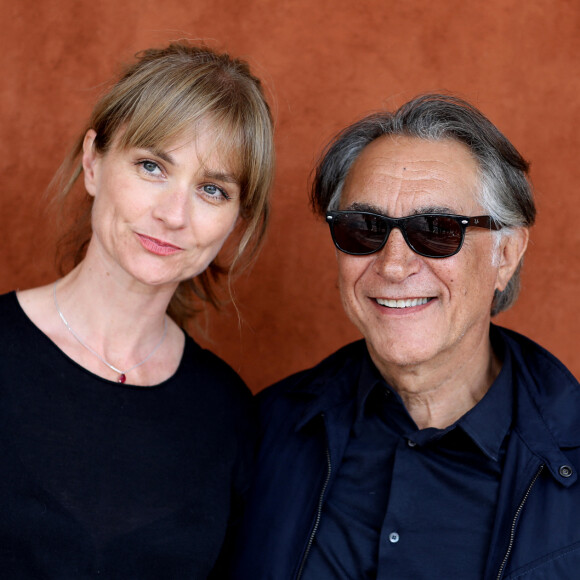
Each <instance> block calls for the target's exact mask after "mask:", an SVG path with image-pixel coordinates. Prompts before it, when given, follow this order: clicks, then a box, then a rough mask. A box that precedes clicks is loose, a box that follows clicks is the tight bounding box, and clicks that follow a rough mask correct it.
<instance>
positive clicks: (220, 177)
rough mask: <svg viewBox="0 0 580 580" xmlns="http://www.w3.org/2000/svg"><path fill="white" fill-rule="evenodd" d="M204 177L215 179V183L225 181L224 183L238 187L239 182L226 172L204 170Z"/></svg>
mask: <svg viewBox="0 0 580 580" xmlns="http://www.w3.org/2000/svg"><path fill="white" fill-rule="evenodd" d="M204 175H205V176H206V177H207V178H208V179H215V180H217V181H225V182H226V183H233V184H234V185H239V184H240V180H239V179H238V178H237V177H236V176H235V175H233V174H232V173H227V172H226V171H219V170H213V169H205V171H204Z"/></svg>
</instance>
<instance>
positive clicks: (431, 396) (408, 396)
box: [370, 335, 501, 429]
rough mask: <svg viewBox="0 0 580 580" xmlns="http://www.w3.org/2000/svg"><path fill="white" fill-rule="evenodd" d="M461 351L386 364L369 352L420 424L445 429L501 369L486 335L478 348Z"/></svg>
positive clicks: (487, 386) (463, 412) (485, 388)
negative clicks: (411, 362)
mask: <svg viewBox="0 0 580 580" xmlns="http://www.w3.org/2000/svg"><path fill="white" fill-rule="evenodd" d="M460 350H462V351H463V352H461V353H458V352H456V353H455V356H453V355H448V356H443V357H442V356H440V357H439V358H438V360H437V361H428V362H425V363H421V364H417V365H405V366H396V365H389V364H384V363H383V362H382V361H381V360H380V359H379V358H378V357H377V356H376V355H374V353H372V352H371V353H370V354H371V358H372V359H373V362H374V363H375V365H376V366H377V368H378V369H379V372H380V373H381V375H382V376H383V378H384V379H385V380H386V381H387V382H388V383H389V384H390V385H391V386H392V387H393V388H394V389H395V390H396V391H397V393H398V394H399V395H400V397H401V398H402V400H403V403H404V405H405V408H406V409H407V411H408V413H409V415H411V417H412V419H413V420H414V421H415V423H416V425H417V427H418V428H419V429H426V428H428V427H435V428H438V429H444V428H446V427H448V426H449V425H452V424H453V423H454V422H455V421H457V420H458V419H459V418H460V417H462V416H463V415H465V413H467V412H468V411H469V410H470V409H472V408H473V407H474V406H475V405H476V404H477V403H478V402H479V401H480V400H481V399H482V398H483V397H484V395H485V394H486V393H487V391H488V390H489V388H490V387H491V385H492V383H493V381H494V380H495V378H496V377H497V375H498V374H499V371H500V370H501V362H500V360H499V359H498V358H497V357H496V356H495V354H494V353H493V350H492V347H491V343H490V341H489V337H488V336H487V335H486V336H485V337H484V338H482V340H481V341H480V344H477V345H475V348H473V347H472V346H470V348H468V349H460ZM466 351H467V352H466ZM443 354H444V353H443Z"/></svg>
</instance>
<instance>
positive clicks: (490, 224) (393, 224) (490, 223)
mask: <svg viewBox="0 0 580 580" xmlns="http://www.w3.org/2000/svg"><path fill="white" fill-rule="evenodd" d="M348 214H356V215H368V216H372V217H374V218H379V219H380V220H381V221H382V222H383V223H386V226H387V230H386V231H387V233H386V235H385V239H384V240H383V241H382V243H381V245H380V246H379V247H378V248H377V249H376V250H370V251H368V252H348V251H346V250H344V249H343V248H341V247H340V245H339V244H338V242H337V241H336V238H335V235H334V224H335V222H334V219H335V218H336V217H338V216H341V215H348ZM418 217H444V218H450V219H452V220H454V221H455V222H457V223H458V224H459V226H460V227H461V240H460V242H459V246H458V247H457V249H456V250H455V251H454V252H452V253H451V254H445V255H444V256H433V255H429V254H425V253H424V252H419V251H418V250H416V249H415V248H414V247H413V245H412V244H411V242H410V241H409V238H408V237H407V229H406V225H405V224H406V223H407V222H408V221H410V220H412V219H415V218H418ZM326 221H327V223H328V225H329V227H330V235H331V236H332V241H333V242H334V245H335V246H336V248H337V249H338V250H340V251H341V252H343V253H344V254H349V255H350V256H369V255H371V254H376V253H377V252H380V251H381V250H382V249H383V248H384V247H385V244H386V243H387V240H388V239H389V236H390V235H391V232H392V231H393V229H394V228H397V229H398V230H399V231H400V232H401V233H402V234H403V238H404V239H405V242H406V244H407V246H409V248H411V250H413V252H415V253H416V254H419V256H423V257H424V258H436V259H437V258H450V257H451V256H454V255H455V254H457V253H458V252H459V250H461V248H462V246H463V241H464V240H465V230H466V229H467V228H468V227H478V228H485V229H489V230H494V231H497V230H500V229H501V228H502V226H501V225H500V224H498V223H497V222H495V221H494V220H493V218H492V217H491V216H489V215H478V216H471V217H470V216H463V215H455V214H446V213H419V214H415V215H410V216H406V217H402V218H392V217H388V216H386V215H382V214H379V213H373V212H370V211H357V210H344V211H327V212H326Z"/></svg>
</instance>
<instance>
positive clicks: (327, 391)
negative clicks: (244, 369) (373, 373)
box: [257, 340, 367, 409]
mask: <svg viewBox="0 0 580 580" xmlns="http://www.w3.org/2000/svg"><path fill="white" fill-rule="evenodd" d="M365 356H367V349H366V344H365V342H364V340H358V341H356V342H352V343H350V344H347V345H346V346H343V347H342V348H340V349H339V350H337V351H336V352H334V353H333V354H331V355H330V356H328V357H327V358H325V359H323V360H322V361H321V362H319V363H318V364H317V365H315V366H313V367H311V368H309V369H305V370H302V371H299V372H297V373H294V374H292V375H290V376H288V377H286V378H285V379H282V380H281V381H279V382H277V383H274V384H273V385H271V386H270V387H268V388H266V389H264V390H263V391H261V392H260V393H259V394H258V395H257V398H258V401H259V403H260V407H262V409H264V408H267V407H269V406H271V405H274V404H276V403H277V402H280V401H287V402H288V404H295V405H300V404H301V403H306V402H309V401H312V400H313V399H317V398H326V397H332V398H333V399H336V398H338V397H343V398H344V397H349V396H352V394H353V393H354V390H355V388H356V381H357V379H358V375H359V373H360V368H361V364H362V361H363V359H364V357H365Z"/></svg>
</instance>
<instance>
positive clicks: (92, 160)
mask: <svg viewBox="0 0 580 580" xmlns="http://www.w3.org/2000/svg"><path fill="white" fill-rule="evenodd" d="M96 137H97V133H96V132H95V131H94V130H93V129H89V130H88V131H87V132H86V134H85V138H84V141H83V159H82V163H83V173H84V179H85V189H86V190H87V193H88V194H89V195H91V196H92V197H94V196H95V195H96V191H97V187H96V184H97V166H98V163H99V160H100V156H99V154H98V153H97V152H96V151H95V138H96Z"/></svg>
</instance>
